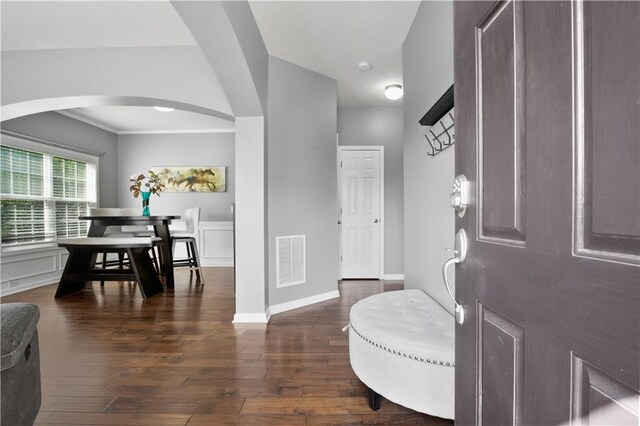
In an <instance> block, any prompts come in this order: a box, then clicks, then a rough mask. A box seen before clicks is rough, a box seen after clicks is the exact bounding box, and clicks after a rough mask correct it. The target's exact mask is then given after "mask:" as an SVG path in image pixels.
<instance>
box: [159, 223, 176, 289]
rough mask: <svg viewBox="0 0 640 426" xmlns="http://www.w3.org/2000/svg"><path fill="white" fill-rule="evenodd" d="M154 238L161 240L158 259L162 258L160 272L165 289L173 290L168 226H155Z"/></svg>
mask: <svg viewBox="0 0 640 426" xmlns="http://www.w3.org/2000/svg"><path fill="white" fill-rule="evenodd" d="M154 228H155V232H156V236H157V237H160V238H162V244H161V245H160V255H161V256H160V257H161V258H162V270H163V273H164V279H165V283H166V285H167V288H174V286H175V285H174V280H173V253H171V235H170V234H169V224H168V223H163V224H162V225H156V226H155V227H154Z"/></svg>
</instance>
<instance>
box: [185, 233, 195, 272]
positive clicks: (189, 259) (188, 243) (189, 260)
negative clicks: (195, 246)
mask: <svg viewBox="0 0 640 426" xmlns="http://www.w3.org/2000/svg"><path fill="white" fill-rule="evenodd" d="M185 245H186V246H187V267H188V268H189V276H191V275H193V269H192V266H193V255H192V254H191V240H187V241H185Z"/></svg>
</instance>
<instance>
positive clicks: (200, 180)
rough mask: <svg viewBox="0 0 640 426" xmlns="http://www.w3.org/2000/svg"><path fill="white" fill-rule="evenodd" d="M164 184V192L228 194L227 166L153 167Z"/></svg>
mask: <svg viewBox="0 0 640 426" xmlns="http://www.w3.org/2000/svg"><path fill="white" fill-rule="evenodd" d="M151 170H152V171H153V172H154V173H156V174H157V175H158V176H159V177H160V179H161V181H162V183H163V184H164V185H165V188H164V190H163V192H226V191H227V185H226V177H227V168H226V166H206V167H193V166H187V167H151Z"/></svg>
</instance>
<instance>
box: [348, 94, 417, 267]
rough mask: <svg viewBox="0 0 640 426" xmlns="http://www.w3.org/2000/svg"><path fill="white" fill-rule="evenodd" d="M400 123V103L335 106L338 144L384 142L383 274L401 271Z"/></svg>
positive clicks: (401, 176)
mask: <svg viewBox="0 0 640 426" xmlns="http://www.w3.org/2000/svg"><path fill="white" fill-rule="evenodd" d="M402 126H403V121H402V107H401V106H392V107H346V108H339V109H338V134H339V135H340V137H339V143H340V145H382V146H384V204H385V206H384V218H385V226H384V256H385V259H384V272H385V274H402V273H403V271H404V256H403V250H404V247H403V233H404V217H403V213H402V212H403V210H404V209H403V203H404V196H403V177H404V176H403V175H404V167H403V146H402Z"/></svg>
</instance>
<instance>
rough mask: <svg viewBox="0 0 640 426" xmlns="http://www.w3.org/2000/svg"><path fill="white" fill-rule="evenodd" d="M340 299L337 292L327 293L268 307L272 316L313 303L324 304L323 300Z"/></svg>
mask: <svg viewBox="0 0 640 426" xmlns="http://www.w3.org/2000/svg"><path fill="white" fill-rule="evenodd" d="M337 297H340V292H339V291H338V290H333V291H329V292H327V293H322V294H318V295H316V296H310V297H305V298H304V299H298V300H292V301H291V302H285V303H280V304H278V305H273V306H270V307H269V310H270V311H271V314H272V315H275V314H279V313H282V312H287V311H291V310H293V309H298V308H303V307H305V306H309V305H313V304H314V303H320V302H324V301H325V300H330V299H335V298H337Z"/></svg>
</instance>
